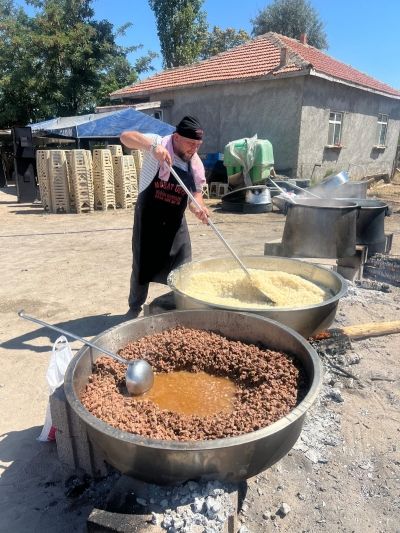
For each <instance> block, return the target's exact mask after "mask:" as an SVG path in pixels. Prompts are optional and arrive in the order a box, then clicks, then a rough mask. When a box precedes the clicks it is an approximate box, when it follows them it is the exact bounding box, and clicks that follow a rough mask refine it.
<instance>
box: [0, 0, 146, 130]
mask: <svg viewBox="0 0 400 533" xmlns="http://www.w3.org/2000/svg"><path fill="white" fill-rule="evenodd" d="M28 1H29V3H30V4H31V5H32V6H33V7H34V8H35V10H36V11H35V15H34V16H33V17H29V16H28V15H27V14H26V13H25V12H24V10H23V9H22V8H18V9H17V8H15V6H14V4H13V1H12V0H0V20H1V23H0V127H10V126H13V125H25V124H27V123H28V122H30V121H32V122H36V121H38V120H42V119H46V118H49V117H54V116H67V115H74V114H81V113H84V112H90V111H93V109H94V107H95V105H96V100H100V103H106V102H107V91H109V90H111V91H112V90H115V89H117V88H120V87H121V86H123V85H128V84H130V83H132V82H133V81H135V80H136V79H137V76H138V70H137V69H136V68H135V67H134V66H132V65H130V64H129V62H128V60H127V57H126V56H127V54H128V53H129V52H131V51H136V50H137V49H138V48H139V47H138V46H133V47H128V48H122V47H120V46H118V45H117V43H116V38H117V37H118V35H120V34H121V33H123V32H124V31H126V28H127V27H129V25H125V26H123V27H122V28H120V29H119V30H117V31H116V32H115V31H114V29H113V26H112V24H110V23H109V22H108V21H106V20H102V21H96V20H94V19H93V15H94V12H93V10H92V8H91V2H92V0H28ZM153 57H154V54H151V53H150V55H148V56H145V57H144V58H140V59H139V60H138V63H137V66H138V69H140V68H141V69H147V70H148V69H149V68H150V62H151V59H152V58H153Z"/></svg>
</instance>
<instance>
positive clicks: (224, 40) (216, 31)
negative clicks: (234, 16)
mask: <svg viewBox="0 0 400 533" xmlns="http://www.w3.org/2000/svg"><path fill="white" fill-rule="evenodd" d="M249 39H250V36H249V35H248V34H247V32H245V31H244V30H235V29H234V28H227V29H226V30H222V29H221V28H219V27H218V26H214V28H213V30H212V31H211V32H209V33H208V35H207V37H206V42H205V45H204V47H203V50H202V52H201V54H200V57H201V59H207V58H209V57H212V56H214V55H216V54H219V53H220V52H225V51H226V50H229V49H230V48H233V47H234V46H239V44H243V43H245V42H246V41H248V40H249Z"/></svg>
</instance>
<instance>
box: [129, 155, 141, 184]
mask: <svg viewBox="0 0 400 533" xmlns="http://www.w3.org/2000/svg"><path fill="white" fill-rule="evenodd" d="M131 155H133V159H134V161H135V167H136V175H137V179H138V180H139V175H140V171H141V169H142V165H143V152H142V151H141V150H131Z"/></svg>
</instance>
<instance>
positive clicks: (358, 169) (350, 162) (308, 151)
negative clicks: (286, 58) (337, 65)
mask: <svg viewBox="0 0 400 533" xmlns="http://www.w3.org/2000/svg"><path fill="white" fill-rule="evenodd" d="M331 111H332V112H333V111H336V112H342V113H343V123H342V138H341V144H342V145H343V147H342V148H341V149H332V148H327V147H326V145H327V144H328V128H329V114H330V112H331ZM379 113H383V114H386V115H388V116H389V124H388V132H387V137H386V148H385V149H384V150H378V149H375V148H374V146H375V145H377V144H378V137H377V136H378V125H377V122H378V114H379ZM399 130H400V100H394V99H391V98H387V97H385V96H381V95H377V94H373V93H369V92H367V91H364V90H360V89H356V88H353V87H348V86H346V85H343V84H339V83H333V82H330V81H327V80H323V79H319V78H315V77H308V78H306V79H305V83H304V98H303V109H302V117H301V133H300V139H299V159H298V165H297V166H298V170H297V174H298V175H299V176H302V177H310V176H311V174H312V172H313V169H314V174H313V178H317V179H321V178H323V177H324V176H325V175H327V174H328V173H330V172H336V171H340V170H347V171H349V173H350V176H351V177H352V178H355V179H357V178H359V177H362V176H365V175H372V174H374V173H381V172H387V173H389V174H390V173H391V170H392V165H393V160H394V157H395V153H396V147H397V141H398V138H399ZM315 164H317V165H321V166H316V167H315V168H314V165H315Z"/></svg>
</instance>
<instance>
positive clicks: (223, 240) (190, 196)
mask: <svg viewBox="0 0 400 533" xmlns="http://www.w3.org/2000/svg"><path fill="white" fill-rule="evenodd" d="M169 169H170V171H171V174H172V175H173V176H174V178H175V179H176V181H177V182H178V183H179V185H180V186H181V187H182V189H183V190H184V191H185V193H186V194H187V195H188V197H189V198H190V200H191V201H192V202H193V203H194V205H195V206H196V207H197V209H200V211H204V209H203V208H202V207H201V205H200V204H199V202H198V201H197V200H196V198H195V197H194V196H193V194H192V193H191V192H190V191H189V189H188V188H187V187H186V185H185V184H184V183H183V181H182V180H181V178H180V177H179V176H178V174H177V173H176V172H175V170H174V169H173V168H172V167H169ZM207 223H208V225H209V226H210V227H211V228H212V229H213V230H214V232H215V233H216V234H217V236H218V237H219V238H220V239H221V241H222V242H223V243H224V245H225V246H226V248H227V249H228V250H229V252H230V253H231V254H232V255H233V257H234V258H235V259H236V261H237V262H238V263H239V265H240V267H241V268H242V269H243V270H244V271H245V273H246V275H247V276H248V277H249V278H250V277H251V275H250V272H249V271H248V270H247V268H246V267H245V265H244V264H243V263H242V261H241V260H240V258H239V257H238V255H236V253H235V251H234V250H232V248H231V247H230V245H229V244H228V243H227V242H226V240H225V239H224V237H223V236H222V234H221V233H220V231H219V229H217V227H216V226H215V224H214V222H213V221H212V220H211V219H210V217H209V216H208V217H207Z"/></svg>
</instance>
